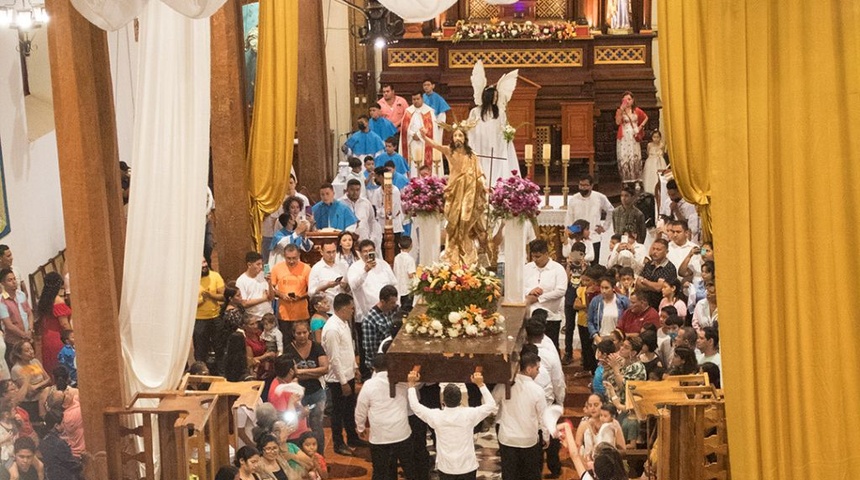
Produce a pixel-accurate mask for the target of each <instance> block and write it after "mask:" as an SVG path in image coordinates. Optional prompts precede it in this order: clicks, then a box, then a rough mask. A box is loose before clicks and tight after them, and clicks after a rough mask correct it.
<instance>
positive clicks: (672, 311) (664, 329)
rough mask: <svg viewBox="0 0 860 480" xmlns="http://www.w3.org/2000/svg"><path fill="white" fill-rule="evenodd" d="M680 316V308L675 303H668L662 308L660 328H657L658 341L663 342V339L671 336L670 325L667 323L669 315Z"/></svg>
mask: <svg viewBox="0 0 860 480" xmlns="http://www.w3.org/2000/svg"><path fill="white" fill-rule="evenodd" d="M672 316H675V317H677V316H678V309H677V308H675V306H674V305H666V306H665V307H663V308H661V309H660V328H658V329H657V343H658V344H660V343H663V340H665V339H666V338H668V337H669V330H670V329H669V327H668V326H667V325H666V320H667V319H668V318H669V317H672Z"/></svg>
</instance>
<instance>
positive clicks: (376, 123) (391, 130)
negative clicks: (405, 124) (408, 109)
mask: <svg viewBox="0 0 860 480" xmlns="http://www.w3.org/2000/svg"><path fill="white" fill-rule="evenodd" d="M368 124H369V125H370V131H371V132H373V133H375V134H377V135H379V138H381V139H382V141H383V142H384V141H386V140H388V138H389V137H393V136H394V135H397V127H395V126H394V124H393V123H391V120H389V119H387V118H385V117H379V118H371V119H370V122H368Z"/></svg>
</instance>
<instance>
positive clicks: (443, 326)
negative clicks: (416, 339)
mask: <svg viewBox="0 0 860 480" xmlns="http://www.w3.org/2000/svg"><path fill="white" fill-rule="evenodd" d="M412 293H414V294H416V295H421V296H422V297H423V298H424V301H425V302H427V313H426V314H422V315H417V316H415V317H414V318H413V317H410V318H407V320H406V324H411V325H413V327H412V329H411V331H410V329H407V332H409V333H418V334H422V335H423V334H428V333H429V334H431V335H433V336H436V333H437V332H439V331H442V335H441V336H446V335H448V333H449V332H448V331H447V330H448V329H449V328H454V329H456V330H457V331H458V332H459V333H458V335H461V334H462V335H466V336H470V335H471V336H475V335H478V334H487V333H495V332H496V331H497V330H494V329H492V328H491V327H495V326H498V325H499V322H498V320H499V318H500V316H497V315H496V313H495V308H496V303H497V302H498V300H499V298H501V296H502V282H501V281H500V280H499V278H498V277H496V275H495V274H494V273H493V272H490V271H488V270H486V269H484V268H482V267H478V266H477V265H473V266H461V265H450V264H448V263H435V264H433V265H431V266H429V267H427V266H424V265H419V266H418V267H417V269H416V271H415V279H414V280H413V284H412ZM454 314H457V315H454ZM425 316H426V318H424V317H425ZM464 318H468V319H469V321H468V322H466V323H462V324H461V322H462V321H463V319H464ZM434 321H436V322H439V323H433V322H434ZM469 325H471V326H474V327H476V328H477V330H474V329H472V328H469V330H468V332H467V331H466V330H465V328H466V327H467V326H469ZM421 326H424V327H426V328H425V329H420V330H419V327H421ZM425 330H427V331H425ZM461 330H462V331H461ZM431 331H432V332H431ZM449 336H450V335H449Z"/></svg>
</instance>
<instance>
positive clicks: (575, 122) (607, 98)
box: [381, 33, 660, 193]
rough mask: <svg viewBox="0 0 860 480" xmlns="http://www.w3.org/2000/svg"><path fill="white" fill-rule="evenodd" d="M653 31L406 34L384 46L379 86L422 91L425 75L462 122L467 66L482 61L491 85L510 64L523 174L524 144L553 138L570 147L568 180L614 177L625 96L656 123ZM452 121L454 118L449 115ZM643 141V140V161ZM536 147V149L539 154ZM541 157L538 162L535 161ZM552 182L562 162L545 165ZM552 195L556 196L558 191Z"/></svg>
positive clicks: (469, 96) (467, 103) (556, 145)
mask: <svg viewBox="0 0 860 480" xmlns="http://www.w3.org/2000/svg"><path fill="white" fill-rule="evenodd" d="M654 37H655V34H653V33H642V34H631V35H599V34H598V35H594V36H586V37H582V38H580V37H576V38H573V39H570V40H563V41H535V40H511V39H505V40H487V41H471V40H469V41H466V40H464V41H460V42H453V41H451V40H450V38H447V39H446V38H429V37H425V38H414V39H413V38H409V39H403V40H401V41H400V42H399V43H397V44H395V45H392V46H390V47H388V48H387V49H386V51H385V52H384V56H383V66H382V70H383V71H382V77H381V81H382V83H391V84H392V85H393V86H394V87H395V89H396V90H397V91H400V92H404V91H405V92H408V91H414V90H416V89H418V88H420V82H421V80H422V79H424V78H427V77H429V78H432V79H434V80H436V81H437V84H436V91H437V92H439V93H440V94H441V95H442V96H443V97H445V99H446V100H447V101H448V103H449V104H450V105H451V107H452V112H453V116H454V117H456V118H457V119H463V118H465V117H466V116H467V115H468V112H469V109H470V107H472V106H473V105H474V102H473V92H472V86H471V83H470V75H471V71H472V67H473V65H474V64H475V62H476V61H477V60H478V59H482V60H483V61H484V66H485V68H486V69H487V77H488V83H490V84H492V83H494V82H495V81H496V80H498V78H499V77H500V76H501V75H502V74H504V73H506V72H508V71H510V70H513V69H515V68H518V69H519V70H520V81H519V82H518V84H517V90H516V91H515V92H514V96H513V98H512V100H511V102H510V104H509V105H508V117H509V123H510V124H511V125H513V126H515V127H516V126H519V125H520V124H522V123H523V122H528V125H524V126H523V127H522V128H521V129H520V130H518V131H517V136H516V138H515V139H514V145H515V146H516V149H517V152H518V155H519V158H520V161H521V165H520V168H521V170H522V171H525V166H524V162H523V151H524V145H525V144H526V143H535V144H542V143H551V144H552V145H553V151H554V152H558V151H560V147H561V145H562V144H569V145H571V156H572V158H574V159H581V160H582V162H580V163H577V162H574V163H573V164H572V168H571V169H570V172H569V176H570V178H573V179H575V177H576V176H577V175H578V174H581V173H585V172H586V171H589V172H592V173H594V171H595V169H596V170H599V174H600V176H603V177H606V176H609V177H615V176H617V170H616V167H615V165H616V153H615V150H616V145H615V135H616V131H617V130H616V125H615V117H614V114H615V109H616V108H617V107H618V104H619V102H620V99H621V96H622V93H623V92H625V91H630V92H632V93H633V95H634V97H635V98H636V102H637V105H638V106H639V107H640V108H642V109H643V110H645V112H646V113H647V114H648V116H649V118H650V120H649V122H648V126H647V127H646V128H648V130H651V129H654V128H657V126H658V125H659V124H660V105H659V104H658V101H657V96H656V92H657V90H656V87H655V84H654V79H655V76H654V70H653V68H652V64H651V62H652V54H653V40H654ZM449 119H452V120H453V118H451V117H450V116H449ZM645 145H646V143H645V142H643V144H642V147H643V158H644V157H645V156H646V155H647V153H646V152H644V148H645ZM539 152H540V148H535V153H536V156H539ZM536 160H538V159H536ZM550 178H551V184H554V185H556V186H557V185H560V184H561V181H562V175H561V166H560V165H553V166H552V167H551V169H550ZM554 193H560V191H556V192H554Z"/></svg>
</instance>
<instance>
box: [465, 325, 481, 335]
mask: <svg viewBox="0 0 860 480" xmlns="http://www.w3.org/2000/svg"><path fill="white" fill-rule="evenodd" d="M477 334H478V327H476V326H474V325H467V326H466V335H468V336H470V337H474V336H476V335H477Z"/></svg>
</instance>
